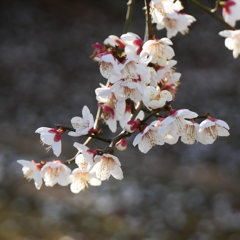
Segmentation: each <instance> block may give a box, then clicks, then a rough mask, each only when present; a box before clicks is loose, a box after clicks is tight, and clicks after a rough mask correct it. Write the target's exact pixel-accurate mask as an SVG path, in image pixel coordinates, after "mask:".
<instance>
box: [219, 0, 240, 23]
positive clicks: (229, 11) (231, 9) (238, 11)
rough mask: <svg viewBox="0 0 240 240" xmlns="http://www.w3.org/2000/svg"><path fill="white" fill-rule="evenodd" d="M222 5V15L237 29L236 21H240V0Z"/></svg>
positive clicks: (229, 0) (222, 3)
mask: <svg viewBox="0 0 240 240" xmlns="http://www.w3.org/2000/svg"><path fill="white" fill-rule="evenodd" d="M220 5H221V6H222V7H223V10H222V15H223V18H224V20H225V22H227V23H228V24H230V25H231V26H232V27H235V25H236V21H238V20H240V0H234V1H232V0H228V1H221V2H220Z"/></svg>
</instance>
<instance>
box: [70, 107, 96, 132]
mask: <svg viewBox="0 0 240 240" xmlns="http://www.w3.org/2000/svg"><path fill="white" fill-rule="evenodd" d="M71 123H72V126H73V128H74V129H75V132H73V131H70V132H69V133H68V135H70V136H72V137H78V136H82V135H86V134H88V133H89V131H90V130H92V129H93V124H94V119H93V115H92V114H91V113H90V111H89V109H88V107H87V106H84V107H83V109H82V117H73V118H72V119H71Z"/></svg>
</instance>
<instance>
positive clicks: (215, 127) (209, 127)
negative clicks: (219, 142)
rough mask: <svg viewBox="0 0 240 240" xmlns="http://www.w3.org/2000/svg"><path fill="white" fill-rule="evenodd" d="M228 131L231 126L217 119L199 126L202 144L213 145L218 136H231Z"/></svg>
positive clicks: (208, 120) (209, 120) (205, 121)
mask: <svg viewBox="0 0 240 240" xmlns="http://www.w3.org/2000/svg"><path fill="white" fill-rule="evenodd" d="M228 130H229V126H228V124H227V123H226V122H224V121H222V120H219V119H215V118H208V119H206V120H204V121H202V122H201V123H200V125H199V135H200V137H201V140H200V142H201V143H202V144H212V143H213V142H214V141H215V140H216V139H217V137H218V136H221V137H227V136H229V132H228Z"/></svg>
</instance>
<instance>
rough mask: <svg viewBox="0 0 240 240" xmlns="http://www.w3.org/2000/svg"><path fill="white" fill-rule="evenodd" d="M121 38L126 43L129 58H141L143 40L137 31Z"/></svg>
mask: <svg viewBox="0 0 240 240" xmlns="http://www.w3.org/2000/svg"><path fill="white" fill-rule="evenodd" d="M121 39H122V40H123V41H124V43H125V44H126V46H125V49H124V51H125V53H126V55H127V58H135V59H140V52H141V51H142V46H143V40H142V39H141V38H140V37H139V36H138V35H137V34H135V33H132V32H128V33H126V34H123V35H122V36H121Z"/></svg>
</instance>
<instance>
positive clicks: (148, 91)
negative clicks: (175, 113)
mask: <svg viewBox="0 0 240 240" xmlns="http://www.w3.org/2000/svg"><path fill="white" fill-rule="evenodd" d="M167 101H172V95H171V93H170V92H169V91H167V90H163V91H161V90H160V88H159V87H157V88H154V87H152V86H148V87H146V88H145V90H144V96H143V102H144V104H145V106H146V107H147V108H149V109H157V108H161V107H163V106H164V105H165V104H166V102H167Z"/></svg>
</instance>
